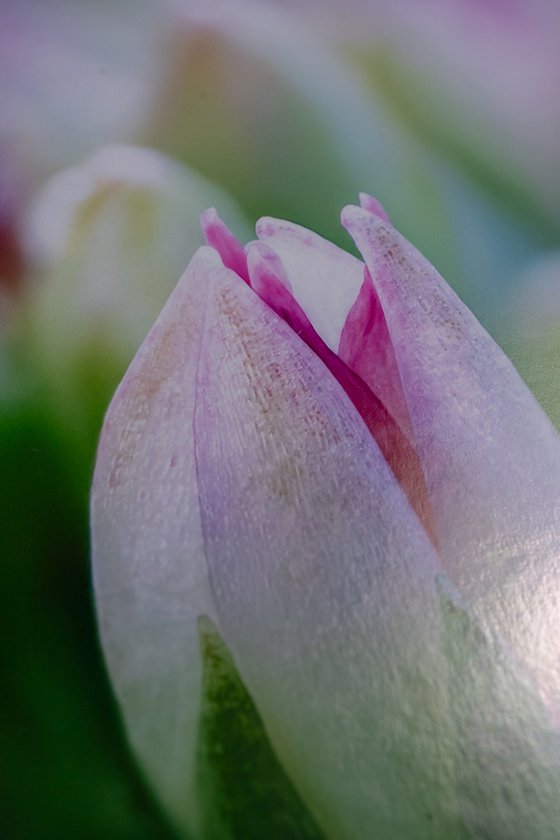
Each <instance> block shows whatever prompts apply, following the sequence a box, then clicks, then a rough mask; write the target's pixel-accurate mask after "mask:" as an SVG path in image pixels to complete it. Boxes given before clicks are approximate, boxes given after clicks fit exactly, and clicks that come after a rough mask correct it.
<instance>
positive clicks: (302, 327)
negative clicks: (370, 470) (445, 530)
mask: <svg viewBox="0 0 560 840" xmlns="http://www.w3.org/2000/svg"><path fill="white" fill-rule="evenodd" d="M247 261H248V267H249V278H250V285H251V286H252V288H253V289H254V290H255V292H256V293H257V294H258V295H259V297H260V298H261V299H262V300H264V301H265V303H267V304H268V305H269V306H270V307H271V309H273V310H274V311H275V312H276V314H277V315H279V316H280V317H281V318H282V320H284V321H285V322H286V323H287V324H288V325H289V326H290V327H291V328H292V329H293V330H294V332H295V333H297V335H299V336H300V338H301V339H302V340H303V341H304V342H305V343H306V344H307V346H308V347H310V348H311V350H313V352H314V353H315V354H316V355H317V356H318V357H319V358H320V359H321V361H322V362H323V363H324V364H325V365H326V367H327V368H328V369H329V370H330V372H331V373H332V375H333V376H334V377H335V379H336V380H337V381H338V382H339V383H340V385H341V386H342V388H343V389H344V391H345V392H346V393H347V394H348V396H349V397H350V399H351V400H352V402H353V404H354V406H355V407H356V408H357V409H358V411H359V413H360V415H361V416H362V418H363V420H364V421H365V423H366V425H367V427H368V429H369V431H370V432H371V434H372V436H373V437H374V439H375V440H376V442H377V444H378V446H379V448H380V449H381V452H382V453H383V455H384V457H385V460H386V461H387V463H388V464H389V466H390V467H391V469H392V470H393V472H394V474H395V476H396V478H397V479H398V481H399V483H400V484H401V486H402V488H403V489H404V491H405V493H406V494H407V496H408V498H409V501H410V503H411V505H412V507H413V508H414V510H415V511H416V513H417V514H418V516H419V517H420V519H421V521H422V522H423V524H424V526H425V528H426V530H427V531H428V533H429V534H430V535H432V534H433V529H432V523H431V512H430V506H429V504H428V498H427V492H426V487H425V483H424V476H423V473H422V468H421V465H420V462H419V460H418V456H417V455H416V452H415V451H414V448H413V446H412V445H411V443H410V441H409V440H408V438H407V436H406V434H405V433H404V432H403V431H402V429H401V427H400V426H399V424H398V423H397V422H396V421H395V419H394V418H393V417H392V415H391V414H390V412H389V411H388V410H387V408H386V407H385V405H384V404H383V403H382V402H381V401H380V400H379V398H378V397H377V396H376V395H375V394H374V393H372V391H371V390H370V389H369V388H368V386H367V385H366V383H365V382H364V381H363V380H362V379H361V378H360V376H358V375H357V374H356V373H355V372H354V371H352V370H351V369H350V368H349V367H348V366H347V365H346V364H345V363H344V362H343V361H342V359H341V358H340V357H339V356H337V355H336V353H333V352H332V350H330V349H329V347H327V345H326V344H325V342H324V341H323V339H322V338H321V337H320V336H319V335H318V333H317V332H316V331H315V329H314V328H313V326H312V325H311V323H310V321H309V319H308V318H307V315H306V314H305V312H304V311H303V309H302V308H301V306H300V305H299V304H298V302H297V301H296V299H295V298H294V296H293V295H292V293H291V291H290V287H289V282H288V280H287V278H286V276H285V272H284V269H283V266H282V262H281V260H280V258H279V257H278V255H277V254H276V253H275V252H274V251H272V249H271V248H269V247H268V246H267V245H266V244H265V243H264V242H253V243H251V244H250V245H249V246H248V247H247Z"/></svg>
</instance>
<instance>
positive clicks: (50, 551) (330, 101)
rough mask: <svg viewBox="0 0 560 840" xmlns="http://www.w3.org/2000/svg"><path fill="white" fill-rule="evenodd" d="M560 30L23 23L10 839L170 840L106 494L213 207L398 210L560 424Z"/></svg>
mask: <svg viewBox="0 0 560 840" xmlns="http://www.w3.org/2000/svg"><path fill="white" fill-rule="evenodd" d="M559 31H560V9H559V7H558V4H557V3H555V2H553V0H538V2H529V0H494V2H487V3H482V2H476V3H474V2H467V0H449V2H444V0H430V1H429V2H426V3H423V4H418V3H414V2H413V0H397V2H387V0H369V2H366V0H361V2H360V0H353V2H352V3H344V4H343V3H341V2H335V0H330V2H328V3H318V2H314V1H313V0H307V2H302V3H296V2H293V0H292V2H289V0H285V2H281V0H252V1H251V2H249V0H234V2H229V3H226V2H220V1H219V0H213V1H212V2H202V0H198V1H197V0H156V2H153V0H152V2H149V0H135V2H134V3H133V2H132V0H114V2H109V0H97V2H93V0H18V2H16V0H6V2H4V4H3V6H2V26H1V27H0V71H1V75H2V85H1V87H0V328H1V330H2V334H1V338H0V464H1V465H2V467H1V470H2V473H1V475H0V492H1V493H2V499H1V505H0V511H1V514H0V516H1V522H0V533H2V556H3V561H4V562H3V563H2V567H1V568H2V575H3V577H2V581H1V585H2V589H3V592H4V596H5V597H4V600H5V609H4V611H3V614H2V622H3V627H2V630H3V633H4V638H5V639H10V644H9V645H5V649H4V653H3V656H4V660H5V661H4V663H3V664H4V672H5V674H6V680H5V683H6V688H5V690H4V692H3V698H2V701H3V704H4V710H3V711H4V714H3V715H2V721H3V722H2V724H0V743H1V744H2V759H3V761H4V763H5V765H6V769H5V772H4V777H5V779H6V785H7V793H8V805H7V807H6V809H5V810H4V812H3V816H2V820H3V821H4V823H5V826H2V827H3V828H4V829H5V833H7V835H8V836H10V837H44V836H51V835H52V836H88V837H100V838H101V837H106V836H116V835H118V836H122V837H128V836H130V837H135V838H136V837H150V836H153V837H163V836H166V834H165V832H166V831H167V829H166V827H165V823H164V822H163V818H162V817H161V815H160V813H159V812H158V810H157V808H156V807H155V806H154V804H153V802H152V801H151V799H150V797H149V794H148V793H147V791H146V788H145V786H144V784H143V782H142V779H141V778H140V777H139V775H138V771H137V770H136V769H135V767H134V765H133V763H132V761H131V759H130V757H129V755H128V751H127V747H126V744H125V742H124V737H123V734H122V730H121V728H120V724H119V721H118V718H117V715H116V712H115V709H114V706H113V702H112V700H111V696H110V692H109V690H108V688H107V684H106V681H105V676H104V670H103V666H102V663H101V659H100V655H99V651H98V647H97V642H96V631H95V627H94V621H93V614H92V610H91V603H90V585H89V572H88V534H87V496H88V490H89V484H90V476H91V467H92V459H93V452H94V449H95V444H96V439H97V434H98V430H99V427H100V422H101V417H102V414H103V411H104V408H105V406H106V405H107V403H108V401H109V398H110V396H111V392H112V390H113V388H114V386H115V384H116V382H117V381H118V379H119V378H120V376H121V375H122V372H123V370H124V369H125V368H126V366H127V364H128V362H129V361H130V360H131V358H132V356H133V354H134V352H135V350H136V348H137V347H138V346H139V344H140V342H141V341H142V339H143V337H144V335H145V332H146V330H147V327H148V326H149V324H150V323H151V322H152V320H153V319H154V317H155V315H156V314H157V311H158V310H159V308H160V307H161V305H162V303H163V301H164V300H165V299H166V297H167V296H168V293H169V291H170V289H171V288H172V287H173V285H174V284H175V282H176V281H177V279H178V277H179V275H180V274H181V272H182V271H183V269H184V267H185V265H186V263H187V261H188V260H189V258H190V256H191V255H192V253H193V252H194V250H195V248H196V247H197V245H198V244H200V242H201V241H202V240H201V237H200V234H199V230H198V222H197V217H198V214H199V213H200V211H201V210H203V209H204V208H205V207H207V206H209V205H212V204H214V203H215V204H219V206H220V207H221V208H222V209H223V211H224V215H225V217H226V221H227V222H228V223H230V224H231V225H232V227H233V229H234V231H235V232H236V233H237V234H238V235H239V236H240V237H241V238H243V239H246V238H250V237H249V236H248V231H249V228H250V226H251V225H252V224H253V223H254V221H255V219H256V218H257V216H258V215H260V214H261V213H263V212H266V213H268V214H273V215H278V216H284V217H287V218H291V219H293V220H294V221H296V222H299V223H302V224H305V225H307V226H309V227H310V228H312V229H314V230H317V231H318V232H319V233H321V234H323V235H325V236H328V237H329V238H333V239H335V241H338V242H341V243H343V244H344V245H345V247H349V243H348V242H347V241H345V240H343V238H341V237H342V235H341V233H340V232H339V230H338V226H337V223H336V213H333V208H335V207H336V206H337V205H340V206H342V204H345V203H347V202H348V201H351V200H353V199H354V198H355V194H356V193H357V191H358V189H367V190H368V191H370V192H372V193H374V194H376V195H378V196H379V198H380V199H381V200H382V201H383V202H384V204H385V205H386V206H387V209H388V211H389V212H390V214H391V216H392V217H393V219H394V220H395V223H396V224H397V225H398V226H399V227H400V229H401V230H402V231H403V233H404V234H405V236H406V237H407V238H409V239H410V240H411V241H412V242H414V244H416V245H417V246H418V247H420V248H421V249H422V250H423V251H424V252H425V253H426V255H427V256H428V258H429V259H430V261H431V262H433V263H434V264H435V265H436V266H437V267H438V268H439V269H440V271H441V272H442V273H444V274H445V276H446V277H447V279H449V280H450V281H451V282H452V284H453V285H454V286H455V288H456V289H457V290H458V291H459V293H460V294H461V296H462V297H463V298H464V300H465V301H466V302H467V303H468V305H469V306H470V307H471V308H472V309H473V310H474V312H475V313H476V314H477V316H478V317H479V318H480V319H481V320H482V321H483V323H484V324H485V325H486V326H487V327H488V328H489V329H490V331H491V332H492V334H493V335H494V337H496V338H497V339H498V341H500V342H501V343H502V344H503V345H504V347H505V348H506V349H507V351H508V353H509V354H510V355H511V357H512V358H513V360H514V362H515V363H516V365H517V366H518V368H519V370H520V372H521V373H522V375H523V376H524V377H525V378H526V379H527V382H528V383H529V385H530V386H531V387H532V388H533V389H534V391H535V393H536V394H537V396H538V397H539V399H540V400H541V402H542V404H543V405H544V407H545V408H546V410H547V411H548V412H549V414H550V416H551V417H552V419H553V420H554V421H555V422H556V423H560V405H559V404H558V398H557V396H556V395H557V392H558V385H557V383H558V362H557V358H558V353H557V348H558V347H559V346H560V345H559V338H558V336H559V335H560V331H559V330H558V327H557V324H558V322H559V317H558V316H559V315H560V305H559V303H558V301H559V300H560V298H559V296H558V292H557V289H558V282H559V281H560V276H559V272H558V266H559V260H558V249H560V224H559V222H558V219H559V215H558V212H559V209H560V168H559V167H558V151H559V149H558V144H559V142H560V141H559V138H560V100H559V99H558V96H557V93H556V91H557V89H558V84H559V82H560V59H559V57H558V50H557V43H558V34H559ZM228 196H229V197H228Z"/></svg>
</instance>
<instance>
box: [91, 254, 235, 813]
mask: <svg viewBox="0 0 560 840" xmlns="http://www.w3.org/2000/svg"><path fill="white" fill-rule="evenodd" d="M219 265H220V260H219V257H218V256H217V254H215V252H213V251H212V250H211V249H209V248H201V249H200V250H199V251H198V252H197V254H196V255H195V257H194V258H193V260H192V262H191V264H190V266H189V268H188V270H187V272H186V274H185V275H184V276H183V278H182V279H181V281H180V282H179V285H178V286H177V288H176V289H175V291H174V292H173V294H172V295H171V297H170V298H169V300H168V302H167V305H166V306H165V308H164V310H163V312H162V313H161V315H160V317H159V319H158V320H157V322H156V324H155V326H154V327H153V329H152V331H151V332H150V334H149V335H148V337H147V338H146V340H145V342H144V344H143V345H142V347H141V349H140V351H139V352H138V354H137V356H136V358H135V360H134V362H133V364H132V365H131V367H130V369H129V371H128V373H127V375H126V377H125V379H124V380H123V382H122V384H121V386H120V388H119V390H118V391H117V394H116V395H115V398H114V400H113V403H112V404H111V407H110V409H109V412H108V414H107V418H106V421H105V426H104V429H103V433H102V437H101V441H100V445H99V452H98V458H97V465H96V470H95V479H94V485H93V493H92V503H91V511H92V544H93V570H94V580H95V595H96V603H97V610H98V615H99V622H100V628H101V638H102V642H103V648H104V651H105V656H106V659H107V664H108V667H109V672H110V675H111V679H112V682H113V686H114V687H115V689H116V693H117V696H118V698H119V701H120V704H121V707H122V710H123V713H124V718H125V722H126V727H127V731H128V734H129V737H130V740H131V743H132V745H133V747H134V749H135V751H136V753H137V755H138V757H139V759H140V761H141V762H142V764H143V766H144V767H145V769H146V771H147V774H148V777H149V779H150V781H151V782H152V783H153V785H154V787H155V789H156V790H157V792H158V794H159V795H160V797H161V799H162V801H163V802H164V804H165V805H166V807H167V808H168V809H169V811H170V812H171V814H172V815H173V816H174V817H175V819H176V820H177V821H178V822H179V823H180V824H182V825H183V826H185V825H186V826H188V827H190V828H191V829H192V819H193V813H194V804H193V800H192V796H193V791H192V789H191V785H192V782H193V766H194V756H195V738H196V733H197V723H198V720H197V717H198V710H199V700H200V693H201V687H200V679H201V664H200V654H199V637H198V630H197V618H198V617H199V616H200V615H204V614H205V615H208V616H209V617H211V618H212V620H213V621H214V623H217V617H216V613H215V609H214V602H213V599H212V595H211V592H210V587H209V581H208V574H207V568H206V563H205V560H204V550H203V541H202V532H201V527H200V514H199V506H198V493H197V480H196V470H195V463H194V442H193V432H192V417H193V410H194V400H195V378H196V367H197V361H198V352H199V344H200V337H201V331H202V323H203V316H204V309H205V306H206V296H207V289H208V282H207V278H208V273H209V271H211V270H212V269H213V268H214V266H219Z"/></svg>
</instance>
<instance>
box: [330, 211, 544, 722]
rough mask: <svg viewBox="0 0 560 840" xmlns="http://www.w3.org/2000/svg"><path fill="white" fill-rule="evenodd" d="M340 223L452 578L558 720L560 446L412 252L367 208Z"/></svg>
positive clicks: (503, 364) (496, 352) (462, 310)
mask: <svg viewBox="0 0 560 840" xmlns="http://www.w3.org/2000/svg"><path fill="white" fill-rule="evenodd" d="M343 220H344V222H345V224H346V225H347V227H348V229H349V231H350V232H351V234H352V236H353V237H354V239H355V242H356V244H357V246H358V248H359V249H360V250H361V252H362V254H363V256H364V258H365V260H366V263H367V264H368V267H369V269H370V272H371V274H372V277H373V280H374V283H375V286H376V290H377V294H378V296H379V299H380V301H381V305H382V306H383V309H384V313H385V318H386V320H387V324H388V327H389V332H390V334H391V338H392V341H393V346H394V348H395V354H396V358H397V363H398V367H399V372H400V375H401V379H402V384H403V389H404V393H405V396H406V399H407V403H408V408H409V412H410V417H411V420H412V425H413V430H414V436H415V441H416V446H417V450H418V453H419V455H420V458H421V461H422V464H423V467H424V470H425V475H426V480H427V484H428V492H429V494H430V498H431V501H432V507H433V511H434V519H435V529H436V535H437V539H438V544H439V548H440V553H441V556H442V557H443V559H444V563H445V566H446V569H447V570H448V571H449V573H450V575H451V577H452V579H453V580H454V581H455V582H456V584H457V585H458V586H459V587H460V589H461V591H462V592H463V593H464V594H465V596H466V597H467V599H468V600H469V601H470V602H471V603H472V604H473V605H474V607H475V608H476V612H477V613H478V615H479V616H481V617H482V618H483V620H484V622H485V624H486V625H487V626H489V627H491V628H493V629H495V630H497V631H498V632H499V633H500V634H502V635H503V636H504V637H505V638H506V639H509V640H510V641H511V642H512V643H513V645H514V648H515V649H516V650H517V651H518V652H519V651H521V652H522V655H523V658H524V660H525V662H526V663H527V664H528V665H529V667H530V668H532V669H533V671H534V672H536V674H537V676H538V680H539V685H540V687H541V690H542V692H543V695H544V696H545V697H547V699H548V700H549V701H550V702H551V703H552V705H553V707H554V709H555V710H556V712H557V713H560V658H559V652H560V643H559V634H560V440H559V438H558V436H557V434H556V432H555V431H554V429H553V428H552V426H551V424H550V422H549V420H548V418H547V417H546V416H545V414H544V412H543V411H542V410H541V409H540V407H539V406H538V404H537V402H536V400H535V399H534V397H533V396H532V395H531V393H530V392H529V391H528V389H527V388H526V386H525V385H524V384H523V382H522V381H521V379H520V377H519V376H518V374H517V373H516V371H515V369H514V368H513V366H512V365H511V363H510V362H509V360H508V359H507V358H506V356H505V355H504V354H503V353H502V351H501V350H500V349H499V347H498V346H497V345H496V344H495V343H494V342H493V340H492V339H491V338H490V336H489V335H488V334H487V333H486V332H485V330H484V329H483V328H482V327H481V326H480V324H479V323H478V322H477V321H476V319H475V318H474V316H473V315H472V314H471V313H470V312H469V311H468V309H467V308H466V307H465V306H464V305H463V304H462V303H461V301H460V300H459V299H458V298H457V296H456V295H455V294H454V293H453V292H452V290H451V289H450V288H449V287H448V286H447V284H446V283H445V282H444V281H443V279H442V278H441V277H440V275H439V274H438V273H437V271H436V270H435V269H434V268H433V267H432V266H431V265H430V264H429V263H428V262H427V261H426V260H425V259H424V258H423V257H422V256H421V255H420V254H419V253H418V252H417V251H416V250H415V248H413V246H412V245H410V243H408V242H407V241H406V240H405V239H403V237H402V236H400V234H399V233H398V232H397V231H396V230H394V228H392V227H391V226H390V225H388V224H386V223H384V222H382V221H381V220H380V219H378V218H376V217H375V216H373V215H372V214H370V213H367V212H366V211H364V210H362V209H360V208H357V207H349V208H346V209H345V210H344V212H343Z"/></svg>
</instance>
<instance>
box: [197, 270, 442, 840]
mask: <svg viewBox="0 0 560 840" xmlns="http://www.w3.org/2000/svg"><path fill="white" fill-rule="evenodd" d="M215 284H216V285H215V287H214V289H213V291H212V292H211V294H210V296H209V305H208V312H207V316H206V331H205V339H204V342H203V345H202V350H201V365H200V370H199V384H198V399H197V406H196V414H195V445H196V461H197V467H198V476H199V493H200V501H201V512H202V523H203V532H204V540H205V546H206V552H207V558H208V563H209V567H210V570H211V576H212V584H213V591H214V593H215V597H216V603H217V607H218V613H219V616H220V622H221V627H222V632H223V633H224V638H225V639H226V640H227V643H228V645H229V646H230V649H231V650H232V653H233V655H234V658H235V661H236V664H237V667H238V668H239V670H240V673H241V675H242V677H243V679H244V681H245V683H246V685H247V686H248V688H249V690H250V692H251V694H252V696H253V698H254V700H255V702H256V704H257V707H258V709H259V712H260V714H261V715H262V717H263V720H264V722H265V725H266V727H267V730H268V732H269V735H270V737H271V740H272V743H273V746H274V747H275V749H276V751H277V753H278V755H279V757H280V759H281V761H282V763H283V765H284V767H285V768H286V770H287V772H288V774H289V775H290V778H291V779H292V780H293V781H294V783H295V785H296V787H297V789H298V791H299V793H300V795H301V796H302V797H303V798H304V800H305V801H306V802H307V805H308V807H310V809H311V811H312V813H314V815H315V817H316V819H317V820H318V822H319V824H320V825H321V827H322V828H323V830H324V831H325V832H326V833H327V835H328V836H329V837H336V838H341V839H342V838H364V839H365V838H367V840H370V838H371V837H372V835H375V836H376V837H377V836H379V837H399V838H408V837H415V838H416V837H427V836H433V835H429V831H432V830H435V829H436V828H437V830H438V831H439V832H440V833H441V836H445V837H452V836H454V834H453V831H454V828H455V821H456V817H455V814H456V808H455V807H454V804H453V798H454V793H453V790H452V788H453V782H452V779H451V764H452V758H451V755H450V753H449V751H448V748H449V739H450V736H449V727H450V726H451V722H450V719H449V714H448V711H447V708H446V702H447V700H446V698H447V687H446V663H445V655H444V651H443V646H442V645H443V641H442V638H443V636H442V623H441V621H440V609H439V596H438V593H437V588H436V585H435V574H436V572H437V568H438V566H437V560H436V558H435V555H434V553H433V550H432V548H431V545H430V543H429V541H428V540H427V538H426V536H425V534H424V532H423V529H422V528H421V526H420V525H419V523H418V520H417V519H416V517H415V516H414V515H413V514H412V513H411V510H410V508H409V506H408V502H407V501H406V499H405V496H404V494H403V493H402V491H401V489H400V487H399V486H398V484H397V482H396V481H395V479H394V477H393V475H392V473H391V472H390V470H389V468H388V466H387V464H386V462H385V460H384V458H383V457H382V456H381V453H380V451H379V449H378V448H377V446H376V444H375V442H374V440H373V438H372V437H371V435H370V434H369V433H368V431H367V429H366V427H365V425H364V424H363V422H362V420H361V418H360V417H359V415H358V413H357V412H356V411H355V409H354V408H353V406H352V405H351V403H350V401H349V399H348V398H347V396H346V394H345V393H344V391H343V390H342V389H341V388H340V386H339V385H338V383H337V382H336V381H335V379H334V378H333V377H332V376H331V375H330V373H328V371H327V370H326V368H325V367H324V366H323V364H322V363H321V362H320V360H319V359H318V358H317V357H316V356H315V355H314V354H313V353H312V352H311V351H310V350H309V348H307V347H306V346H305V345H304V344H303V342H301V341H300V339H299V338H298V337H297V335H296V334H295V333H294V332H293V331H292V330H291V329H290V328H289V327H288V326H287V325H286V324H285V323H284V322H283V321H281V320H280V319H279V318H277V316H276V315H275V314H274V313H273V312H272V311H271V310H270V309H269V308H268V307H266V306H265V305H264V304H263V302H262V301H261V300H259V298H258V297H257V296H256V295H255V294H254V293H252V292H251V290H250V289H248V288H247V287H246V286H245V285H243V284H242V283H237V284H231V283H228V282H220V283H218V281H217V280H215Z"/></svg>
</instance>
